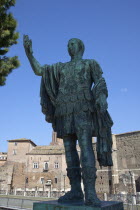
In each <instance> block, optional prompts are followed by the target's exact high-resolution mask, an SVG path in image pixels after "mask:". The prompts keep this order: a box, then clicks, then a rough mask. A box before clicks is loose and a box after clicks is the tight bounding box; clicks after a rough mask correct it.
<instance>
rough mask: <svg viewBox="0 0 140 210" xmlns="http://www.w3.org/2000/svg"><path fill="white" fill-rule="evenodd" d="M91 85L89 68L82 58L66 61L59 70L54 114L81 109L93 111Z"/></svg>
mask: <svg viewBox="0 0 140 210" xmlns="http://www.w3.org/2000/svg"><path fill="white" fill-rule="evenodd" d="M91 85H92V81H91V75H90V68H89V66H88V65H87V64H86V62H84V60H80V61H78V62H76V63H75V62H69V63H66V64H65V65H64V67H63V68H62V69H61V72H60V84H59V91H58V96H57V99H56V115H64V114H65V113H69V114H70V113H72V112H73V111H74V110H75V111H76V112H77V111H79V110H83V109H84V110H85V111H86V110H87V109H90V110H91V111H93V97H92V92H91Z"/></svg>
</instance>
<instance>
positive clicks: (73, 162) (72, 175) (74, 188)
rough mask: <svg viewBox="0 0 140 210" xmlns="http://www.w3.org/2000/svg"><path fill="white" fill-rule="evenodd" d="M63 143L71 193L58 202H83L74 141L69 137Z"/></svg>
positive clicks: (79, 169) (78, 163)
mask: <svg viewBox="0 0 140 210" xmlns="http://www.w3.org/2000/svg"><path fill="white" fill-rule="evenodd" d="M63 142H64V147H65V154H66V163H67V176H68V178H69V180H70V185H71V191H69V192H67V193H66V194H65V195H64V196H62V197H60V198H59V200H58V202H61V203H66V202H83V197H84V196H83V192H82V189H81V168H80V161H79V156H78V152H77V149H76V140H74V139H73V138H72V136H70V135H69V136H66V137H64V138H63Z"/></svg>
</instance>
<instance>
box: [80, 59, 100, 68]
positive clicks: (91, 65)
mask: <svg viewBox="0 0 140 210" xmlns="http://www.w3.org/2000/svg"><path fill="white" fill-rule="evenodd" d="M83 62H84V63H85V64H87V65H89V66H90V67H94V66H96V65H99V64H98V62H97V61H96V60H95V59H83Z"/></svg>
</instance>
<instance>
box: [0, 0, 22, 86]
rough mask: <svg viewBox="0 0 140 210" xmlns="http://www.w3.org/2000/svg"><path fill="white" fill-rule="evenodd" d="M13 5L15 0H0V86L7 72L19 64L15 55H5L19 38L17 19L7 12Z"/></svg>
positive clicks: (3, 83)
mask: <svg viewBox="0 0 140 210" xmlns="http://www.w3.org/2000/svg"><path fill="white" fill-rule="evenodd" d="M14 5H15V0H0V86H2V85H5V80H6V77H7V76H8V74H9V73H11V72H12V70H13V69H16V68H17V67H18V66H19V65H20V63H19V60H18V57H17V56H14V57H8V56H6V54H7V53H8V52H9V48H10V47H11V46H12V45H14V44H17V39H18V38H19V33H18V32H15V30H16V27H17V21H16V20H15V19H14V17H13V15H12V13H11V12H9V9H10V7H12V6H14Z"/></svg>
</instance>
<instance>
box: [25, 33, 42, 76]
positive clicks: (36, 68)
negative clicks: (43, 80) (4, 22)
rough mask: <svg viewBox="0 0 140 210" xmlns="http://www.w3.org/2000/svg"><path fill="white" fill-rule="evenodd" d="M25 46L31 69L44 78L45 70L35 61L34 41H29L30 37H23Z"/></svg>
mask: <svg viewBox="0 0 140 210" xmlns="http://www.w3.org/2000/svg"><path fill="white" fill-rule="evenodd" d="M23 45H24V49H25V52H26V55H27V58H28V60H29V62H30V64H31V67H32V69H33V71H34V73H35V74H36V75H38V76H42V74H43V72H42V71H43V70H42V68H41V65H40V64H39V62H38V61H37V60H36V59H35V57H34V56H33V50H32V40H31V39H29V37H28V35H24V36H23Z"/></svg>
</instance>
